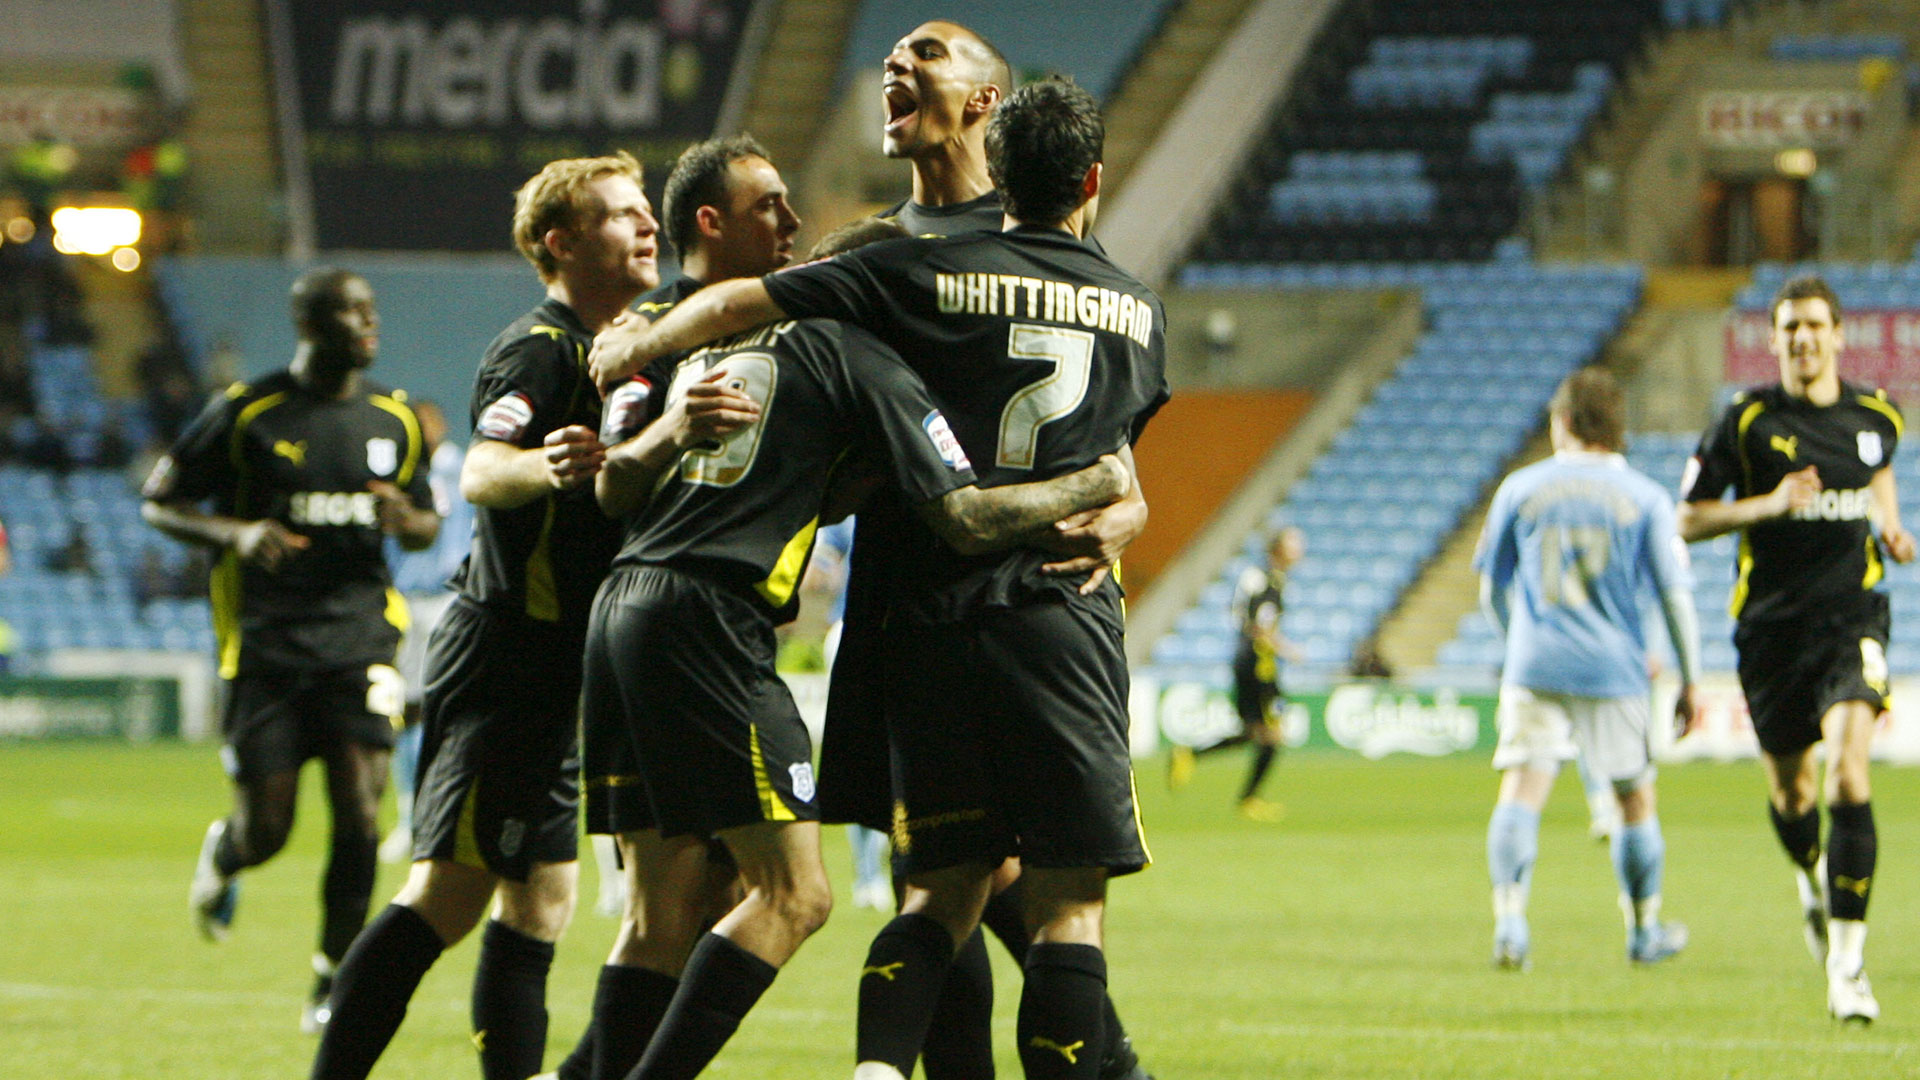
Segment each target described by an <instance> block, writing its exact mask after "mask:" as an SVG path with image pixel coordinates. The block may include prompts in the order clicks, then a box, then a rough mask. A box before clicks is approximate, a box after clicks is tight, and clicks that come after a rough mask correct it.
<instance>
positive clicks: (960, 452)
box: [920, 409, 973, 472]
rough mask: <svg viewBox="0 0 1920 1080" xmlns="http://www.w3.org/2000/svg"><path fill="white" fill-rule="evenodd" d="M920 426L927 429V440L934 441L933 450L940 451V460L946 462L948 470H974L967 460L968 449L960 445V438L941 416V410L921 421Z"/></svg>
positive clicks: (933, 412) (936, 410)
mask: <svg viewBox="0 0 1920 1080" xmlns="http://www.w3.org/2000/svg"><path fill="white" fill-rule="evenodd" d="M920 426H921V427H923V428H925V429H926V432H927V438H929V439H931V440H933V448H934V449H935V450H937V451H939V453H940V460H941V461H944V462H946V463H947V466H948V468H951V469H952V470H953V471H954V472H961V471H963V470H966V469H971V468H973V462H971V461H969V460H967V451H966V448H965V447H963V446H961V445H960V440H959V438H957V437H956V436H955V435H954V434H953V428H951V427H949V426H947V418H946V417H944V416H942V415H940V410H939V409H935V410H933V411H932V412H930V413H928V414H927V415H926V418H925V419H923V420H921V421H920Z"/></svg>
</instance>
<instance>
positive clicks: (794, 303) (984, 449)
mask: <svg viewBox="0 0 1920 1080" xmlns="http://www.w3.org/2000/svg"><path fill="white" fill-rule="evenodd" d="M766 285H767V290H768V292H769V293H770V294H771V296H772V298H773V300H774V302H775V303H776V304H778V305H779V306H780V307H781V308H782V309H783V310H785V311H786V312H787V313H788V314H789V315H793V316H796V317H802V316H820V317H827V318H835V319H843V320H846V321H850V322H855V323H858V324H860V325H862V326H865V327H867V328H869V329H871V330H873V331H874V332H875V333H876V334H877V335H878V336H879V337H880V339H881V340H883V341H885V342H887V344H889V345H891V346H892V347H893V348H894V349H895V350H896V351H897V352H899V354H900V356H901V358H902V359H903V360H905V361H906V362H907V363H908V364H909V365H910V366H912V367H913V368H914V370H916V371H918V372H919V373H920V375H921V377H922V378H923V379H925V380H926V384H927V388H928V389H929V390H930V391H932V393H933V397H934V400H935V401H936V402H937V403H939V405H940V407H941V409H942V410H944V411H945V412H946V414H947V418H948V419H949V420H950V421H951V422H952V424H953V429H954V431H955V433H956V434H957V435H958V436H959V438H960V444H961V446H962V447H964V448H965V449H966V452H967V455H968V457H969V458H970V459H971V460H972V462H973V466H974V469H975V470H976V471H977V472H978V473H979V476H980V481H981V486H983V487H992V486H995V485H998V484H1007V483H1022V482H1027V481H1033V480H1047V479H1051V478H1053V477H1056V476H1060V475H1063V474H1065V473H1069V472H1072V471H1074V470H1076V469H1080V468H1083V467H1085V466H1087V465H1091V464H1092V463H1093V462H1094V461H1095V460H1096V459H1097V458H1098V457H1099V456H1100V455H1101V454H1105V453H1111V452H1112V451H1114V450H1115V449H1117V448H1119V447H1120V446H1121V445H1123V444H1127V443H1131V442H1132V441H1133V440H1134V439H1136V438H1137V437H1138V436H1139V434H1140V432H1141V430H1142V429H1143V427H1144V426H1145V424H1146V422H1147V420H1148V419H1149V418H1151V417H1152V415H1153V413H1154V412H1155V411H1156V410H1157V409H1159V407H1160V406H1161V404H1162V403H1164V402H1165V401H1166V399H1167V383H1166V377H1165V373H1164V367H1165V337H1164V324H1165V318H1164V312H1163V309H1162V307H1161V304H1160V298H1159V297H1158V296H1155V295H1154V294H1153V292H1152V290H1150V289H1148V288H1147V287H1146V286H1145V285H1142V284H1141V283H1140V282H1138V281H1137V280H1135V279H1134V278H1133V277H1132V276H1131V275H1129V274H1127V273H1126V272H1125V271H1123V270H1121V269H1120V268H1119V267H1117V266H1115V265H1114V264H1113V263H1112V262H1111V261H1109V260H1108V259H1107V258H1106V257H1105V256H1104V255H1102V254H1101V253H1099V252H1098V251H1097V250H1095V249H1094V248H1093V247H1092V246H1090V245H1089V244H1087V243H1085V242H1083V241H1081V240H1079V239H1076V238H1075V237H1073V236H1071V235H1070V234H1068V233H1066V232H1063V231H1060V230H1056V229H1039V228H1028V227H1022V228H1018V229H1013V230H1010V231H1007V232H990V233H989V232H979V233H973V234H969V235H964V236H954V237H948V238H945V239H910V240H890V241H886V242H884V243H879V244H871V245H869V246H867V247H864V248H861V249H859V250H857V251H852V252H848V253H846V254H844V255H840V256H836V257H835V258H832V259H828V260H825V261H822V262H816V263H808V264H806V265H803V266H798V267H793V268H791V269H787V270H781V271H778V272H776V273H774V274H770V275H768V277H767V278H766ZM931 535H932V534H931V533H930V532H923V542H925V543H926V546H925V547H924V549H923V550H922V551H921V552H919V553H918V556H917V557H915V558H912V559H911V565H912V566H913V582H912V583H911V591H912V593H913V594H914V599H913V603H914V604H915V605H916V607H917V608H918V609H919V612H920V614H922V615H923V616H925V617H929V618H936V619H944V618H952V617H957V616H958V615H960V614H963V613H964V612H965V611H966V610H967V609H968V608H970V607H972V606H974V605H977V604H989V605H1004V604H1011V603H1021V602H1025V599H1026V598H1027V597H1028V596H1029V595H1031V594H1033V593H1036V592H1044V593H1058V594H1064V595H1071V594H1072V593H1073V591H1074V587H1075V584H1076V583H1075V582H1070V581H1066V580H1062V579H1058V578H1053V577H1049V576H1047V575H1044V574H1041V573H1040V572H1039V567H1040V565H1041V564H1042V563H1044V562H1046V561H1048V558H1049V557H1048V556H1047V555H1045V554H1043V553H1041V552H1039V551H1036V550H1030V549H1018V550H1014V551H1009V552H1002V553H997V554H993V555H985V556H977V557H973V558H965V557H962V556H960V555H958V554H956V553H955V552H953V551H952V550H951V549H949V548H947V547H945V546H944V545H938V544H933V543H931V542H930V541H931Z"/></svg>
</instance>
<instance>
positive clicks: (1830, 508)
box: [1793, 488, 1873, 521]
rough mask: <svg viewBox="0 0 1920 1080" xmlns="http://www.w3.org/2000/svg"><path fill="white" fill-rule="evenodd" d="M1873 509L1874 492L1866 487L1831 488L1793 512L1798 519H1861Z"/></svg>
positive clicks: (1795, 518)
mask: <svg viewBox="0 0 1920 1080" xmlns="http://www.w3.org/2000/svg"><path fill="white" fill-rule="evenodd" d="M1872 510H1873V493H1872V492H1871V491H1869V490H1868V489H1866V488H1852V489H1846V490H1837V489H1833V488H1829V489H1827V490H1826V491H1823V492H1821V493H1820V494H1818V495H1815V496H1814V497H1813V501H1812V502H1811V503H1808V504H1807V505H1806V506H1805V507H1804V508H1802V509H1799V510H1795V511H1794V512H1793V517H1794V520H1796V521H1861V520H1864V519H1865V518H1866V517H1867V516H1868V514H1870V513H1871V512H1872Z"/></svg>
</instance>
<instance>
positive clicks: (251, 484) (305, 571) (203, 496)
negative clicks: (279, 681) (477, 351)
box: [144, 371, 433, 679]
mask: <svg viewBox="0 0 1920 1080" xmlns="http://www.w3.org/2000/svg"><path fill="white" fill-rule="evenodd" d="M425 452H426V451H425V443H424V441H423V440H422V439H421V436H420V422H419V421H418V420H417V419H415V418H414V415H413V410H412V409H411V408H409V407H408V406H407V404H406V395H405V394H404V393H402V392H401V391H398V390H389V389H387V388H385V387H383V386H379V385H377V384H375V383H372V382H368V381H365V380H363V381H362V382H361V384H360V389H359V391H358V392H357V393H355V394H353V395H352V396H350V397H347V398H328V397H321V396H319V395H316V394H313V393H311V392H309V391H308V390H306V389H305V388H304V387H302V386H301V385H300V383H299V382H298V381H296V380H295V379H294V377H293V376H292V375H291V374H290V373H288V372H285V371H280V372H275V373H274V374H272V375H268V376H266V377H265V378H263V379H260V380H259V381H257V382H253V383H235V384H233V385H232V386H230V387H228V388H227V390H226V392H225V393H224V394H221V395H220V396H218V397H216V398H215V399H214V400H213V402H212V403H211V404H209V405H208V406H207V408H206V409H205V410H204V411H203V412H201V414H200V416H199V417H198V418H197V419H195V420H194V422H193V423H192V424H191V425H189V426H188V427H187V429H186V430H185V431H183V432H181V434H180V438H179V439H178V440H177V441H176V442H175V443H174V445H173V448H172V449H171V450H169V451H168V452H167V455H166V456H165V457H163V458H161V459H160V462H159V463H158V464H156V465H155V466H154V469H153V473H152V475H151V476H149V477H148V479H147V483H146V488H145V491H144V494H145V495H146V497H147V498H149V499H153V500H156V501H159V502H171V501H175V500H189V501H200V500H211V502H212V505H213V511H214V513H217V514H222V515H226V516H230V517H236V518H242V519H246V520H250V521H251V520H260V519H264V518H272V519H274V520H276V521H278V522H280V523H281V524H282V525H285V526H286V527H287V528H288V529H289V530H291V531H293V532H295V533H298V534H300V535H301V536H304V537H306V539H307V542H308V546H307V547H306V548H305V549H304V550H301V551H296V552H294V553H292V554H291V555H289V556H287V558H286V559H284V560H283V561H282V562H281V563H280V565H279V566H278V567H277V568H276V569H274V570H272V571H268V570H266V569H263V568H261V567H259V566H255V565H253V564H251V563H246V562H243V561H241V559H240V557H239V555H237V554H236V553H234V552H233V551H231V550H228V551H225V552H223V553H221V555H220V557H219V559H217V560H216V561H215V563H214V567H213V576H212V583H211V590H210V592H211V596H212V601H213V629H214V637H215V640H216V641H217V643H218V647H219V651H220V656H219V660H220V674H221V676H222V677H224V678H229V679H230V678H234V677H235V676H238V675H251V674H255V673H257V672H261V671H335V670H347V669H351V668H361V667H366V666H367V665H370V664H391V663H392V662H393V658H394V651H395V650H396V649H397V648H398V647H399V644H400V633H401V631H402V630H403V629H404V628H405V626H406V604H405V602H404V601H402V600H401V599H400V598H399V594H398V593H396V592H394V591H393V589H392V587H391V583H392V578H391V577H389V575H388V573H387V562H386V557H385V548H384V544H383V540H384V536H383V534H382V533H381V531H380V520H379V502H378V500H376V499H375V498H374V495H373V493H372V492H371V491H369V490H368V489H367V484H368V482H369V481H372V480H385V481H388V482H391V483H393V484H395V485H397V486H399V487H400V488H401V489H402V490H404V491H405V492H406V493H407V494H408V496H409V497H411V498H412V500H413V503H414V505H415V506H418V507H420V508H421V509H427V510H430V509H432V508H433V492H432V490H431V489H430V488H429V487H428V485H427V462H426V460H425Z"/></svg>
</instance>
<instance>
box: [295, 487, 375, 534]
mask: <svg viewBox="0 0 1920 1080" xmlns="http://www.w3.org/2000/svg"><path fill="white" fill-rule="evenodd" d="M379 503H380V501H379V500H378V499H376V498H375V497H374V495H373V492H371V491H298V492H295V493H294V495H293V498H292V499H290V500H289V501H288V504H287V517H288V518H289V519H290V520H291V521H292V522H293V523H294V524H295V525H364V526H366V527H368V528H372V527H374V526H375V525H377V524H379V520H380V518H379Z"/></svg>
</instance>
